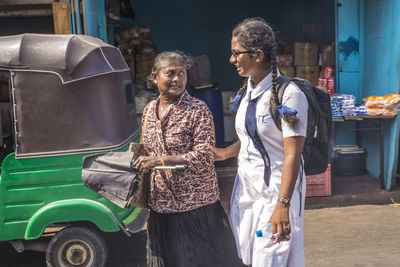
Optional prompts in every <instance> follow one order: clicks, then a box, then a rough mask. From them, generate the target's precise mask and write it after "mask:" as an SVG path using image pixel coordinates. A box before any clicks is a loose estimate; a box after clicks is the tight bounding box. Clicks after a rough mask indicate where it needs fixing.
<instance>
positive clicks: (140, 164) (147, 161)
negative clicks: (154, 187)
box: [133, 156, 162, 173]
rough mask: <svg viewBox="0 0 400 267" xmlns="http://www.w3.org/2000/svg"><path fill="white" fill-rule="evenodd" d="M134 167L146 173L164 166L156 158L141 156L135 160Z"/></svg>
mask: <svg viewBox="0 0 400 267" xmlns="http://www.w3.org/2000/svg"><path fill="white" fill-rule="evenodd" d="M133 165H134V166H135V168H136V169H137V170H138V171H139V172H141V173H146V172H148V171H150V169H152V168H154V167H155V166H160V165H162V162H161V160H160V158H159V157H156V156H140V157H139V158H137V160H135V162H134V163H133Z"/></svg>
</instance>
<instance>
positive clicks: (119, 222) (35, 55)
mask: <svg viewBox="0 0 400 267" xmlns="http://www.w3.org/2000/svg"><path fill="white" fill-rule="evenodd" d="M0 84H1V85H2V87H0V88H6V91H5V92H4V90H3V92H0V101H1V103H0V106H1V109H0V110H1V112H0V115H1V116H0V117H1V124H0V125H1V128H2V129H0V147H1V155H2V156H1V159H2V165H1V178H0V241H9V242H11V244H12V245H13V246H14V248H16V249H17V251H23V250H25V249H33V250H42V251H43V250H45V251H46V263H47V265H48V266H95V267H99V266H105V264H106V261H107V247H106V244H105V242H104V239H103V238H102V236H101V232H117V231H124V232H125V233H126V234H128V235H129V231H131V232H135V231H139V230H140V229H142V227H143V224H144V222H145V220H144V219H143V217H144V216H145V215H143V214H146V212H148V211H146V210H142V209H139V208H135V207H130V208H127V209H122V208H119V207H118V206H116V205H114V204H112V203H111V202H109V201H108V200H106V199H104V198H103V197H101V196H100V195H98V194H97V193H95V192H94V191H92V190H90V189H88V188H87V187H85V186H84V184H83V183H82V180H81V171H82V158H83V157H85V156H87V155H90V154H93V153H100V152H108V151H126V150H127V149H128V147H129V143H130V142H132V141H135V140H137V139H138V135H139V133H140V131H139V130H140V129H139V128H140V127H139V124H138V121H137V118H136V111H135V101H134V95H135V92H134V89H133V87H132V82H131V79H130V71H129V68H128V66H127V64H126V63H125V61H124V59H123V57H122V55H121V53H120V51H119V50H118V49H117V48H115V47H113V46H111V45H109V44H107V43H104V42H102V41H101V40H99V39H96V38H94V37H91V36H81V35H44V34H22V35H15V36H6V37H0ZM43 237H46V238H43ZM43 240H49V241H48V242H47V241H46V242H44V241H43ZM43 242H44V243H43Z"/></svg>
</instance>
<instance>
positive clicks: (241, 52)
mask: <svg viewBox="0 0 400 267" xmlns="http://www.w3.org/2000/svg"><path fill="white" fill-rule="evenodd" d="M231 53H232V56H233V57H235V58H237V57H238V56H239V55H240V54H252V53H253V52H251V51H248V50H246V51H231Z"/></svg>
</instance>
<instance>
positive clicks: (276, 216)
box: [268, 202, 291, 241]
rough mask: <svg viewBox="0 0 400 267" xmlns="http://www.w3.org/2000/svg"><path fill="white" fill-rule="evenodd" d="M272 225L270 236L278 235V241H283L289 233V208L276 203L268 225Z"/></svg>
mask: <svg viewBox="0 0 400 267" xmlns="http://www.w3.org/2000/svg"><path fill="white" fill-rule="evenodd" d="M270 222H271V223H272V234H275V233H278V234H279V240H280V241H283V240H285V239H286V236H288V235H289V234H290V233H291V228H290V220H289V206H286V205H285V204H283V203H281V202H278V203H277V204H276V206H275V209H274V212H273V213H272V216H271V218H270V219H269V221H268V223H270Z"/></svg>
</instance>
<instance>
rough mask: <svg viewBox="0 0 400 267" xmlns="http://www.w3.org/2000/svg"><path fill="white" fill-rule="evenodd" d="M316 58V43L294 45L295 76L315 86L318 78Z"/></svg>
mask: <svg viewBox="0 0 400 267" xmlns="http://www.w3.org/2000/svg"><path fill="white" fill-rule="evenodd" d="M317 58H318V45H317V44H316V43H302V42H296V43H294V65H295V69H296V76H297V77H299V78H303V79H306V80H307V81H309V82H310V84H312V85H317V84H318V77H319V66H318V65H317Z"/></svg>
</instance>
